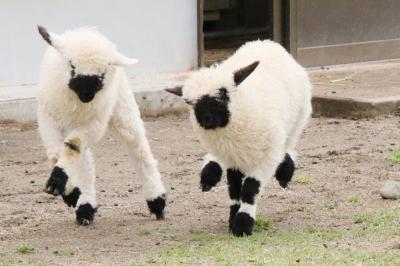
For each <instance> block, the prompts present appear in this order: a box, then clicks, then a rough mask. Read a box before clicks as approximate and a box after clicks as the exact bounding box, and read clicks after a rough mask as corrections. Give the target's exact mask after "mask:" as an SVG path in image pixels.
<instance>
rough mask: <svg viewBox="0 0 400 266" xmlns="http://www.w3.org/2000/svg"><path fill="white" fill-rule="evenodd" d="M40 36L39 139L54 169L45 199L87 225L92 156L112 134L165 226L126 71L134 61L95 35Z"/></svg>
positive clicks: (157, 178) (159, 188) (87, 31)
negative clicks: (59, 202)
mask: <svg viewBox="0 0 400 266" xmlns="http://www.w3.org/2000/svg"><path fill="white" fill-rule="evenodd" d="M38 30H39V33H40V35H41V36H42V37H43V39H44V40H45V41H46V42H47V43H48V44H49V47H48V48H47V50H46V53H45V55H44V58H43V63H42V67H41V73H40V79H39V87H40V92H39V95H38V123H39V133H40V136H41V138H42V140H43V143H44V145H45V147H46V149H47V156H48V159H49V160H50V161H51V162H52V167H53V170H52V172H51V175H50V178H49V179H48V181H47V184H46V188H45V191H46V192H47V193H50V194H53V195H55V196H56V195H61V196H62V197H63V199H64V201H65V203H67V204H68V206H72V207H74V208H75V212H76V221H77V223H78V224H80V225H87V224H90V223H91V222H92V221H93V219H94V215H95V212H96V209H97V202H96V189H95V179H96V176H95V167H94V161H93V156H92V152H91V149H92V147H93V145H94V144H95V143H97V142H98V141H99V140H100V139H101V138H102V137H103V135H104V133H105V131H106V129H107V128H110V129H111V131H112V132H113V133H115V136H118V137H119V138H120V139H121V140H122V141H124V142H125V143H126V146H127V148H128V150H129V153H130V156H131V158H132V161H133V163H134V164H135V166H136V168H137V170H138V171H137V172H138V175H139V176H140V177H142V178H143V179H144V194H145V198H146V200H147V204H148V207H149V209H150V212H151V213H153V214H155V215H156V217H157V219H161V218H163V213H164V208H165V188H164V185H163V183H162V181H161V175H160V173H159V171H158V169H157V161H156V160H155V159H154V157H153V155H152V153H151V150H150V146H149V143H148V140H147V138H146V134H145V129H144V125H143V121H142V119H141V117H140V113H139V109H138V106H137V104H136V102H135V99H134V96H133V94H132V92H131V90H130V88H129V84H128V77H127V74H126V71H125V69H124V66H127V65H131V64H134V63H136V62H137V60H136V59H130V58H127V57H125V56H123V55H122V54H121V53H119V52H118V51H117V49H116V47H115V45H114V44H113V43H111V42H110V41H109V40H108V39H107V38H106V37H105V36H103V35H102V34H100V33H99V32H98V31H97V30H95V29H93V28H85V27H84V28H79V29H75V30H71V31H67V32H65V33H64V34H61V35H57V34H53V33H49V32H48V31H47V30H46V29H45V28H44V27H41V26H39V27H38Z"/></svg>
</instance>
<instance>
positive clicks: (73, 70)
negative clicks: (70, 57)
mask: <svg viewBox="0 0 400 266" xmlns="http://www.w3.org/2000/svg"><path fill="white" fill-rule="evenodd" d="M69 65H70V67H71V76H75V66H74V65H73V64H72V62H71V61H69Z"/></svg>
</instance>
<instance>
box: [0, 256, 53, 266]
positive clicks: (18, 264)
mask: <svg viewBox="0 0 400 266" xmlns="http://www.w3.org/2000/svg"><path fill="white" fill-rule="evenodd" d="M45 265H46V264H44V263H43V262H32V261H22V260H18V261H11V260H7V259H2V258H0V266H45Z"/></svg>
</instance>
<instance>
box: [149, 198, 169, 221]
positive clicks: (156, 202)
mask: <svg viewBox="0 0 400 266" xmlns="http://www.w3.org/2000/svg"><path fill="white" fill-rule="evenodd" d="M165 198H166V197H165V194H162V195H161V196H159V197H157V198H155V199H153V200H147V206H148V207H149V210H150V212H151V213H153V214H155V215H156V218H157V220H162V219H164V209H165V205H166V204H165Z"/></svg>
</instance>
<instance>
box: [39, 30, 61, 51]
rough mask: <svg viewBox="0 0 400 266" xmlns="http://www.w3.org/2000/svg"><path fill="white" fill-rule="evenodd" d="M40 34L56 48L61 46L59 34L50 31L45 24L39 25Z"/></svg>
mask: <svg viewBox="0 0 400 266" xmlns="http://www.w3.org/2000/svg"><path fill="white" fill-rule="evenodd" d="M37 28H38V31H39V34H40V35H41V36H42V38H43V39H44V40H45V41H46V42H47V43H48V44H50V45H51V46H53V47H54V48H59V46H60V41H59V39H60V37H59V36H58V35H57V34H54V33H49V32H48V31H47V29H46V28H45V27H43V26H40V25H38V26H37Z"/></svg>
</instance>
